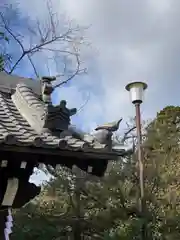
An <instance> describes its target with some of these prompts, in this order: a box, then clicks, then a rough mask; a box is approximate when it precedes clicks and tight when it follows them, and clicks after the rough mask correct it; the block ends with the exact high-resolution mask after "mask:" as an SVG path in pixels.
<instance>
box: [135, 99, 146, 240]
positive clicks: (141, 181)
mask: <svg viewBox="0 0 180 240" xmlns="http://www.w3.org/2000/svg"><path fill="white" fill-rule="evenodd" d="M135 108H136V128H137V152H138V164H139V186H140V199H139V211H140V214H141V217H142V220H143V221H142V229H141V238H142V240H145V238H146V234H145V223H144V210H145V202H144V164H143V156H142V133H141V114H140V103H136V104H135Z"/></svg>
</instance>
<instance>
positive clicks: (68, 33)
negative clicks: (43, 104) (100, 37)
mask: <svg viewBox="0 0 180 240" xmlns="http://www.w3.org/2000/svg"><path fill="white" fill-rule="evenodd" d="M47 10H48V11H47V12H48V17H47V19H46V21H45V22H42V21H41V20H39V19H37V20H36V21H35V22H34V21H33V22H32V21H31V20H30V19H25V20H24V19H21V14H20V13H19V12H18V9H14V8H13V7H12V6H4V7H3V8H1V11H0V30H1V31H2V32H3V33H5V34H6V35H7V37H8V39H9V45H8V47H7V48H6V49H5V51H6V54H7V56H11V57H9V58H8V61H6V62H5V64H4V71H5V72H7V73H9V74H12V73H14V72H15V71H16V70H17V68H18V67H19V66H20V65H21V63H22V62H23V61H24V60H26V61H27V62H28V63H29V64H30V66H31V67H32V70H33V73H34V75H35V76H36V77H37V78H39V77H40V72H41V71H40V66H39V64H36V63H37V62H38V61H39V60H40V61H42V60H43V62H42V65H43V66H46V71H47V73H48V75H51V74H52V72H51V68H50V66H49V63H50V62H51V66H52V63H53V69H54V72H55V74H53V75H55V76H56V78H57V81H56V82H55V86H54V87H60V86H61V85H63V84H66V83H68V82H69V81H71V80H72V79H73V78H74V77H75V76H76V75H79V74H82V73H85V72H86V68H84V67H83V66H82V65H83V64H82V61H81V60H80V48H81V46H82V44H84V43H85V39H84V37H83V36H84V31H85V30H86V29H87V28H86V27H80V26H78V25H76V26H74V24H73V22H72V21H66V25H67V27H63V29H64V28H66V29H64V30H62V27H61V26H62V22H60V20H59V18H58V15H57V14H56V13H54V12H53V9H52V7H51V2H50V1H47ZM10 13H11V14H10ZM16 20H17V21H16ZM21 21H23V24H25V25H26V26H25V27H23V29H25V31H24V30H22V26H21V25H22V24H21ZM18 24H19V26H18ZM13 48H17V49H18V51H16V53H15V54H14V56H13V54H11V51H12V49H13ZM43 74H44V73H43Z"/></svg>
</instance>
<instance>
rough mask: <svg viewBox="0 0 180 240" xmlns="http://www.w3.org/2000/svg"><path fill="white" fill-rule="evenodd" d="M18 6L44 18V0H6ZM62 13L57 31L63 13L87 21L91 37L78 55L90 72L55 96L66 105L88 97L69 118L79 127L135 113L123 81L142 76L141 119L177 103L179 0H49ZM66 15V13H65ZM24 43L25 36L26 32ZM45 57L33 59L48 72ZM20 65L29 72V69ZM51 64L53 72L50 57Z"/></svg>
mask: <svg viewBox="0 0 180 240" xmlns="http://www.w3.org/2000/svg"><path fill="white" fill-rule="evenodd" d="M8 1H9V2H10V3H12V4H14V6H16V5H17V3H19V5H18V8H19V11H20V13H21V17H27V16H28V17H29V18H30V19H31V20H35V19H36V18H39V19H40V21H45V20H46V18H47V8H46V5H45V1H44V0H38V1H37V0H31V4H27V1H24V0H8ZM51 3H52V8H53V10H54V11H55V12H56V13H57V17H58V18H59V19H60V22H61V28H60V29H59V31H61V30H62V29H63V28H65V27H66V26H65V23H66V20H67V19H72V20H74V22H76V23H77V24H79V25H83V26H84V25H87V26H89V25H91V27H90V28H89V29H88V30H87V31H86V33H85V37H86V39H87V40H88V42H90V43H91V46H89V47H82V49H81V58H82V60H83V61H84V64H85V66H86V67H87V68H88V74H87V75H85V76H81V77H77V78H76V79H74V80H73V81H72V82H71V84H70V85H68V86H66V87H64V88H61V89H59V90H58V91H56V93H55V95H54V102H55V103H58V102H59V101H60V100H61V99H66V100H67V101H68V104H69V106H70V107H77V108H79V107H81V105H82V104H83V103H84V102H85V100H86V96H88V94H89V93H90V100H89V102H88V104H87V105H86V106H85V108H84V109H83V110H82V111H81V112H80V113H79V114H78V115H77V116H75V117H74V118H73V123H75V124H77V125H78V127H81V128H83V129H86V130H88V131H90V130H91V129H93V128H94V127H95V126H96V125H97V124H101V123H104V122H107V121H113V120H116V119H118V118H120V117H123V118H124V122H125V121H127V120H128V118H129V117H132V116H133V115H134V109H133V106H132V104H131V103H130V99H129V96H128V93H127V92H126V91H125V89H124V87H125V85H126V84H127V83H128V82H130V81H135V80H138V81H145V82H147V83H148V86H149V87H148V90H147V92H146V95H145V101H144V103H143V105H142V113H143V118H144V119H149V118H153V117H154V116H155V115H156V112H157V111H159V110H160V109H162V108H163V107H165V106H166V105H179V104H180V94H179V91H180V67H179V66H180V31H179V23H180V1H179V0H173V1H172V0H146V1H142V0H136V1H134V0H111V1H109V0H98V1H97V0H51ZM65 16H66V17H65ZM25 41H26V42H27V43H28V41H29V38H28V36H26V39H25ZM46 58H48V55H44V56H43V58H37V61H36V64H37V66H38V67H39V68H40V69H41V73H42V74H46V71H47V69H45V68H44V65H45V64H43V63H44V61H45V59H46ZM24 64H25V65H24V68H23V70H22V69H19V70H18V73H19V74H21V75H23V76H31V69H30V68H29V67H27V65H26V62H25V63H24ZM49 67H50V70H51V72H52V74H53V73H54V65H53V62H51V63H50V66H49Z"/></svg>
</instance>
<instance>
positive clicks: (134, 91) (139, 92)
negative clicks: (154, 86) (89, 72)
mask: <svg viewBox="0 0 180 240" xmlns="http://www.w3.org/2000/svg"><path fill="white" fill-rule="evenodd" d="M146 88H147V84H146V83H143V82H132V83H129V84H128V85H127V86H126V90H127V91H129V92H130V97H131V101H132V103H133V104H134V105H135V109H136V129H137V151H138V163H139V185H140V199H139V200H140V201H139V211H140V213H141V215H142V216H143V214H144V207H145V202H144V165H143V159H142V158H143V157H142V133H141V113H140V105H141V103H142V102H143V93H144V90H145V89H146ZM143 229H144V224H143V227H142V239H143V240H144V237H145V233H144V230H143Z"/></svg>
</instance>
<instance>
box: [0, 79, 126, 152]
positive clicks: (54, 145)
mask: <svg viewBox="0 0 180 240" xmlns="http://www.w3.org/2000/svg"><path fill="white" fill-rule="evenodd" d="M4 76H5V75H4ZM0 78H1V75H0ZM31 81H32V80H31ZM0 82H1V80H0ZM32 86H33V84H30V85H29V84H28V82H26V81H24V82H21V81H20V83H18V82H16V87H15V88H12V87H11V86H10V85H9V86H7V84H6V88H7V89H9V91H4V88H0V148H1V146H2V145H3V146H5V145H8V146H9V145H13V146H19V147H31V148H38V149H39V148H42V149H56V150H57V149H59V150H66V151H67V150H69V151H80V152H95V153H97V154H98V153H106V152H107V153H109V154H110V155H112V157H113V156H117V155H122V150H117V151H116V150H112V149H110V147H109V146H107V145H106V144H101V143H99V142H98V141H96V140H95V139H93V138H88V140H83V139H78V138H75V137H73V136H70V135H69V136H64V134H62V133H63V130H66V127H68V125H69V123H70V119H69V116H71V112H73V111H74V109H68V108H66V106H63V107H60V106H53V105H47V104H45V103H44V102H43V101H42V100H41V99H40V95H38V94H37V91H34V89H35V90H37V89H38V88H37V87H36V88H34V87H32ZM63 103H64V102H63ZM60 105H61V104H60ZM65 105H66V104H65ZM68 114H69V115H68ZM60 128H61V129H60ZM60 130H61V131H60Z"/></svg>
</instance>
